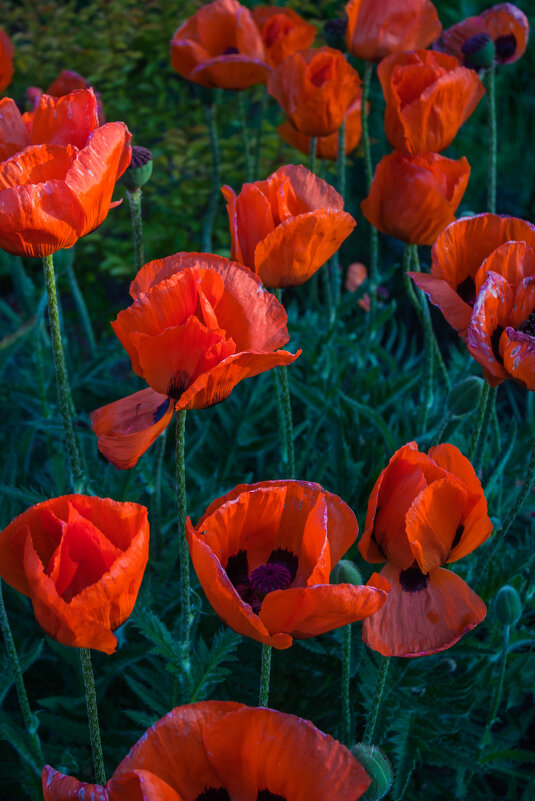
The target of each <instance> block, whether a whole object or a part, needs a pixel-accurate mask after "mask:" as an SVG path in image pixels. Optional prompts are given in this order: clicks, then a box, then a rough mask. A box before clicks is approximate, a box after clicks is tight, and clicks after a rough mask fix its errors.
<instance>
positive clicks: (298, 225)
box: [221, 164, 356, 287]
mask: <svg viewBox="0 0 535 801" xmlns="http://www.w3.org/2000/svg"><path fill="white" fill-rule="evenodd" d="M221 191H222V192H223V195H224V196H225V200H226V201H227V211H228V216H229V223H230V233H231V237H232V245H231V256H232V258H233V259H235V260H236V261H239V262H240V263H241V264H245V265H247V267H249V268H250V269H251V270H253V272H255V273H257V275H259V276H260V278H261V279H262V282H263V283H264V284H265V285H266V286H268V287H285V286H297V285H299V284H303V283H304V282H305V281H308V279H309V278H310V276H311V275H313V274H314V273H315V272H316V270H319V268H320V267H321V266H322V265H323V264H325V262H326V261H328V260H329V259H330V258H331V256H332V255H333V254H334V253H336V251H337V250H338V248H339V247H340V245H341V244H342V242H343V241H344V239H347V237H348V236H349V234H350V233H351V231H352V230H353V228H354V227H355V224H356V223H355V220H354V219H353V217H352V216H351V215H350V214H348V213H347V212H346V211H344V210H343V208H344V200H343V198H342V196H341V195H340V194H339V193H338V192H337V191H336V190H335V189H333V187H332V186H330V185H329V184H328V183H326V182H325V181H322V180H321V178H317V177H316V176H315V175H314V174H313V173H311V172H310V170H307V169H306V167H303V166H302V165H294V164H287V165H286V166H285V167H279V169H278V170H277V171H276V172H274V173H273V174H272V175H270V176H269V178H267V179H266V180H265V181H255V183H253V184H244V185H243V187H242V190H241V192H240V193H239V195H238V196H237V197H236V193H235V192H234V190H233V189H231V188H230V186H224V187H222V189H221Z"/></svg>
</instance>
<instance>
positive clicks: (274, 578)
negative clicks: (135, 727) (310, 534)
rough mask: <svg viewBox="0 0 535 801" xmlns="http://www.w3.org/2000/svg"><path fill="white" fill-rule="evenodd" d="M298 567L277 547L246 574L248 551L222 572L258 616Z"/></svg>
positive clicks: (290, 555) (232, 558) (233, 558)
mask: <svg viewBox="0 0 535 801" xmlns="http://www.w3.org/2000/svg"><path fill="white" fill-rule="evenodd" d="M298 564H299V560H298V558H297V556H295V554H293V553H292V552H291V551H288V550H286V549H285V548H277V549H276V550H275V551H272V552H271V554H270V555H269V559H268V560H267V562H266V564H265V565H259V566H258V567H255V569H254V570H253V571H252V572H251V573H250V574H249V561H248V558H247V551H244V550H241V551H238V553H236V554H234V555H233V556H230V557H229V559H228V562H227V566H226V568H225V570H226V574H227V576H228V577H229V579H230V581H231V582H232V584H233V586H234V589H235V590H236V592H237V593H238V595H239V596H240V598H241V599H242V601H245V603H246V604H249V606H250V607H251V608H252V610H253V612H254V613H255V614H258V612H259V611H260V607H261V606H262V601H263V600H264V598H265V597H266V595H267V594H268V593H270V592H273V591H274V590H286V589H287V588H288V587H289V586H290V584H291V583H292V581H293V580H294V579H295V576H296V574H297V567H298ZM266 801H268V800H266Z"/></svg>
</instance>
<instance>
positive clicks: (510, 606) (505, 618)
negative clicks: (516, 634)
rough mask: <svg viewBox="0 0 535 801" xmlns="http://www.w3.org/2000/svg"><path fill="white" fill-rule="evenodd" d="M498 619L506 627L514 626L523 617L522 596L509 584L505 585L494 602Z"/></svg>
mask: <svg viewBox="0 0 535 801" xmlns="http://www.w3.org/2000/svg"><path fill="white" fill-rule="evenodd" d="M494 611H495V613H496V617H497V618H498V620H499V621H500V623H503V625H504V626H514V625H515V623H518V621H519V620H520V617H521V615H522V601H521V600H520V595H519V594H518V592H517V591H516V590H515V588H514V587H511V586H510V585H509V584H505V586H503V587H502V588H501V589H500V590H498V594H497V595H496V598H495V600H494Z"/></svg>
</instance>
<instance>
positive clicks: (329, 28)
mask: <svg viewBox="0 0 535 801" xmlns="http://www.w3.org/2000/svg"><path fill="white" fill-rule="evenodd" d="M346 30H347V17H335V19H328V20H327V22H326V23H325V25H324V26H323V38H324V39H325V44H326V45H327V46H328V47H334V48H335V50H341V51H342V53H345V52H346Z"/></svg>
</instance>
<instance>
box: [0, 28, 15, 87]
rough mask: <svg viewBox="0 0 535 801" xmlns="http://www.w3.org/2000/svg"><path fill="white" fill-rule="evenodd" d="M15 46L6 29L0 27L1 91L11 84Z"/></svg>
mask: <svg viewBox="0 0 535 801" xmlns="http://www.w3.org/2000/svg"><path fill="white" fill-rule="evenodd" d="M14 53H15V48H14V47H13V42H12V41H11V39H10V38H9V36H8V35H7V33H6V32H5V31H3V30H2V29H1V28H0V92H3V91H4V89H5V88H6V86H9V84H10V83H11V79H12V78H13V73H14V72H15V70H14V68H13V54H14Z"/></svg>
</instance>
